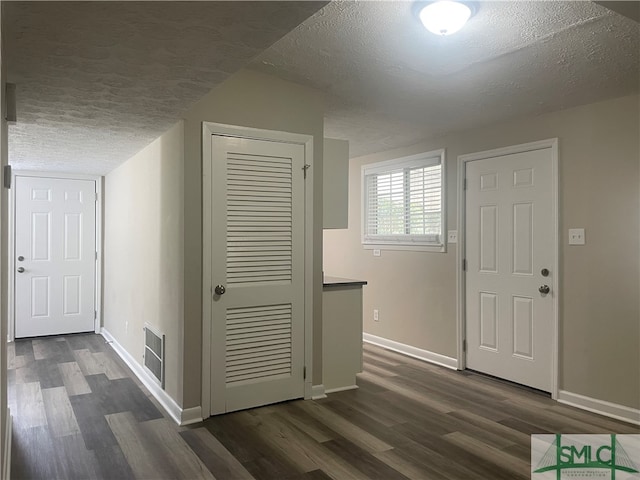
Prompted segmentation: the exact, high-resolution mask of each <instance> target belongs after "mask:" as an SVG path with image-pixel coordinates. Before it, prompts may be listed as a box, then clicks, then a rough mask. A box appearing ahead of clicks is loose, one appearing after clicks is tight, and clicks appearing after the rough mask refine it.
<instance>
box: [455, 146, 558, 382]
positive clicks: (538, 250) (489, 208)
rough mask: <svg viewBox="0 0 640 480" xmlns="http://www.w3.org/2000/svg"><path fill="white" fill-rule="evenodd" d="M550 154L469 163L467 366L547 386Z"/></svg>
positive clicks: (552, 276) (552, 277)
mask: <svg viewBox="0 0 640 480" xmlns="http://www.w3.org/2000/svg"><path fill="white" fill-rule="evenodd" d="M552 159H553V156H552V149H551V148H542V149H538V150H533V151H527V152H523V153H514V154H509V155H502V156H496V157H493V158H486V159H482V160H474V161H468V162H466V169H465V173H466V182H467V190H466V229H465V231H466V238H465V244H466V259H467V273H466V339H467V357H466V359H467V367H468V368H470V369H473V370H478V371H480V372H484V373H488V374H491V375H495V376H497V377H500V378H504V379H507V380H511V381H514V382H517V383H520V384H523V385H528V386H531V387H534V388H537V389H540V390H544V391H547V392H550V391H551V389H552V379H553V376H552V358H553V339H554V336H553V330H552V329H553V328H554V308H553V295H554V285H555V284H556V282H557V272H554V271H553V265H554V259H555V249H556V245H555V240H554V239H555V233H554V232H555V229H554V208H555V205H554V200H553V198H554V197H553V168H552V167H553V161H552ZM547 288H548V292H547ZM545 292H547V293H545Z"/></svg>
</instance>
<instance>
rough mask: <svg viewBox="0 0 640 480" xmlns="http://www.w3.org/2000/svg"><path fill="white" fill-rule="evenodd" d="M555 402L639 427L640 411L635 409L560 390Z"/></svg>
mask: <svg viewBox="0 0 640 480" xmlns="http://www.w3.org/2000/svg"><path fill="white" fill-rule="evenodd" d="M557 400H558V402H559V403H564V404H565V405H571V406H572V407H576V408H581V409H582V410H587V411H589V412H593V413H599V414H600V415H604V416H605V417H611V418H615V419H616V420H621V421H623V422H628V423H633V424H634V425H640V410H638V409H636V408H631V407H626V406H624V405H618V404H617V403H611V402H606V401H604V400H598V399H597V398H591V397H586V396H584V395H580V394H578V393H571V392H567V391H566V390H560V391H559V392H558V399H557Z"/></svg>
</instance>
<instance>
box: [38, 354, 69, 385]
mask: <svg viewBox="0 0 640 480" xmlns="http://www.w3.org/2000/svg"><path fill="white" fill-rule="evenodd" d="M31 368H32V369H33V370H34V371H35V372H36V374H37V375H38V379H39V380H40V387H41V388H43V389H45V388H55V387H64V380H63V379H62V374H61V373H60V369H59V368H58V364H57V363H56V362H51V361H49V360H34V362H33V363H32V364H31Z"/></svg>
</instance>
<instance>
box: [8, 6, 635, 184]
mask: <svg viewBox="0 0 640 480" xmlns="http://www.w3.org/2000/svg"><path fill="white" fill-rule="evenodd" d="M322 5H323V2H313V3H312V2H305V1H303V2H280V3H276V2H242V1H237V2H68V3H67V2H6V1H5V2H2V6H3V14H2V23H3V26H2V30H3V36H4V42H5V58H4V59H3V61H6V64H7V70H8V76H9V81H12V82H15V83H17V85H18V87H17V98H18V123H17V125H14V126H11V127H10V138H9V149H10V151H9V157H10V162H11V163H12V164H13V165H14V168H16V169H18V168H29V169H39V170H49V171H56V170H57V171H70V172H82V173H99V174H102V173H107V172H108V171H110V170H111V169H112V168H114V167H115V166H117V165H118V164H120V163H121V162H122V161H124V160H126V159H127V158H129V157H130V156H131V155H132V154H134V153H136V152H137V151H138V150H140V149H141V148H142V147H143V146H144V145H146V144H148V143H149V142H150V141H152V140H153V139H154V138H156V137H157V136H158V135H160V134H161V133H162V132H163V131H164V130H166V129H167V128H168V127H169V126H170V125H171V124H172V123H174V122H175V121H176V120H177V119H178V118H180V115H181V114H182V112H184V111H185V110H186V109H187V108H188V107H189V105H190V104H192V103H193V102H195V101H196V100H197V99H198V98H200V97H201V96H203V95H204V94H205V93H207V92H208V91H209V90H210V89H211V88H212V87H214V86H215V85H217V84H219V83H220V82H221V81H223V80H224V79H225V78H227V77H228V76H229V75H230V74H231V73H233V72H235V71H237V70H238V69H240V68H242V67H243V66H245V65H246V64H247V63H249V62H250V61H251V60H252V59H254V60H253V62H252V63H251V64H250V66H251V68H254V69H257V70H261V71H267V72H269V73H272V74H274V75H277V76H280V77H282V78H285V79H289V80H293V81H296V82H299V83H303V84H306V85H309V86H312V87H314V88H318V89H320V90H322V91H324V92H326V93H327V98H328V103H327V114H326V126H325V135H326V136H331V137H335V138H346V139H348V140H350V142H351V152H352V156H357V155H361V154H365V153H370V152H375V151H381V150H386V149H389V148H395V147H399V146H403V145H408V144H412V143H416V142H418V141H420V140H422V139H424V138H425V137H429V136H433V135H438V134H441V133H445V132H448V131H452V130H461V129H465V128H471V127H475V126H478V125H481V124H490V123H494V122H498V121H504V120H508V119H511V118H515V117H521V116H525V115H532V114H537V113H542V112H547V111H552V110H557V109H560V108H566V107H570V106H574V105H579V104H584V103H589V102H593V101H597V100H600V99H605V98H609V97H615V96H621V95H625V94H629V93H632V92H637V91H638V88H639V83H640V81H639V80H640V79H639V70H638V68H639V67H638V63H639V62H638V55H639V53H638V52H639V51H640V41H639V34H640V29H639V25H638V23H636V22H634V21H633V20H630V19H628V18H626V17H623V16H621V15H619V14H617V13H613V12H611V11H609V10H608V9H607V8H605V7H602V6H599V5H596V4H594V3H591V2H584V1H570V2H556V1H546V2H543V1H541V2H528V1H513V2H506V1H505V2H480V4H479V11H478V13H477V15H476V16H475V17H473V18H472V19H471V20H470V22H469V23H468V25H467V26H466V27H465V28H464V29H463V30H462V31H460V32H459V33H458V34H455V35H453V36H450V37H437V36H434V35H432V34H430V33H428V32H427V31H426V30H424V29H423V28H422V26H421V25H420V24H419V22H418V21H417V19H416V18H415V16H414V15H413V13H412V3H410V2H401V1H393V2H391V1H388V2H387V1H376V2H369V1H363V2H344V1H338V2H333V3H331V4H329V5H327V6H326V7H325V8H323V9H322V10H319V11H318V9H319V8H320V7H321V6H322ZM316 11H318V12H317V13H316V14H315V15H314V16H313V17H311V18H309V19H308V20H307V21H306V22H304V23H302V25H300V26H299V27H298V28H295V29H294V27H296V26H297V25H299V24H300V22H302V21H303V20H304V19H305V18H307V17H309V15H311V14H313V13H314V12H316ZM292 29H294V30H293V31H291V30H292ZM287 32H290V33H288V35H286V36H284V38H282V37H283V35H285V34H286V33H287ZM280 38H281V40H280V41H278V42H277V43H276V44H275V45H273V46H272V47H271V48H268V47H269V46H270V45H272V44H273V42H275V41H276V40H278V39H280ZM265 49H266V50H265Z"/></svg>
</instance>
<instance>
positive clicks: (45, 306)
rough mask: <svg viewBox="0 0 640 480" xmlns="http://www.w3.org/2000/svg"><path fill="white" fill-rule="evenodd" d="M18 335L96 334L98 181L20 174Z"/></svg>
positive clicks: (16, 326) (17, 190)
mask: <svg viewBox="0 0 640 480" xmlns="http://www.w3.org/2000/svg"><path fill="white" fill-rule="evenodd" d="M15 189H16V195H15V199H16V203H15V262H14V264H15V268H14V275H15V336H16V337H18V338H20V337H35V336H42V335H58V334H64V333H76V332H89V331H94V328H95V327H94V319H95V316H94V315H95V268H96V223H95V222H96V220H95V219H96V182H95V181H91V180H71V179H61V178H43V177H30V176H16V182H15Z"/></svg>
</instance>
